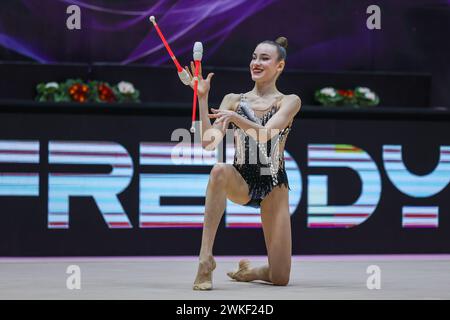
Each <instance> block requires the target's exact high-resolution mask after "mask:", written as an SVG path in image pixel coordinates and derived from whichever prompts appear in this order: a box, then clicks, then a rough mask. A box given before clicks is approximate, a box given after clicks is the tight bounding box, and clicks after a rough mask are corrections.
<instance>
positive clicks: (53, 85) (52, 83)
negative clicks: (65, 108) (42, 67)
mask: <svg viewBox="0 0 450 320" xmlns="http://www.w3.org/2000/svg"><path fill="white" fill-rule="evenodd" d="M49 88H55V89H58V88H59V84H58V83H57V82H49V83H47V84H46V85H45V89H49Z"/></svg>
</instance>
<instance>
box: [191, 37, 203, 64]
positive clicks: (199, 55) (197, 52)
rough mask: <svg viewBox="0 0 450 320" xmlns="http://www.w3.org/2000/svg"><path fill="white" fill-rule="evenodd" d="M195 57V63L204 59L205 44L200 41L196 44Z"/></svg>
mask: <svg viewBox="0 0 450 320" xmlns="http://www.w3.org/2000/svg"><path fill="white" fill-rule="evenodd" d="M193 56H194V61H196V60H199V61H201V60H202V58H203V44H202V43H201V42H199V41H197V42H196V43H194V50H193Z"/></svg>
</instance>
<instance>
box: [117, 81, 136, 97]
mask: <svg viewBox="0 0 450 320" xmlns="http://www.w3.org/2000/svg"><path fill="white" fill-rule="evenodd" d="M117 87H118V88H119V92H120V93H122V94H133V93H134V92H135V90H134V87H133V84H131V83H129V82H125V81H121V82H119V84H118V85H117Z"/></svg>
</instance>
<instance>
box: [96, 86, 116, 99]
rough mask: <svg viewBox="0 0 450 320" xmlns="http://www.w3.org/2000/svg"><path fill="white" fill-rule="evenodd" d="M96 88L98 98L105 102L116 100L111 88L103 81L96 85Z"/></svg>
mask: <svg viewBox="0 0 450 320" xmlns="http://www.w3.org/2000/svg"><path fill="white" fill-rule="evenodd" d="M97 90H98V96H99V98H100V100H102V101H105V102H114V101H116V96H115V95H114V92H113V91H112V89H111V88H110V87H109V86H108V85H107V84H105V83H101V84H99V85H98V87H97Z"/></svg>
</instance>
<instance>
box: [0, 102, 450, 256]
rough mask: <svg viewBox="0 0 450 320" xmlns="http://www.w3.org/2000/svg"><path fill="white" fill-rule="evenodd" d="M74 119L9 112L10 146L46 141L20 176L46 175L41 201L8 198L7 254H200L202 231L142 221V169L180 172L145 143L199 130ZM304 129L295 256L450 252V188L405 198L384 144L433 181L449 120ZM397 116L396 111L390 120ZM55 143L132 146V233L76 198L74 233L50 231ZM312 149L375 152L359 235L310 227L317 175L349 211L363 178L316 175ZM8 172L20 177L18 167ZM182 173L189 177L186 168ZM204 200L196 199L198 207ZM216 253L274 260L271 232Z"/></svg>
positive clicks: (293, 141)
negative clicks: (268, 248) (413, 222)
mask: <svg viewBox="0 0 450 320" xmlns="http://www.w3.org/2000/svg"><path fill="white" fill-rule="evenodd" d="M109 111H110V112H109V113H108V114H106V113H105V114H98V113H97V112H93V113H92V114H89V113H88V112H86V113H69V112H67V111H65V112H57V111H53V112H52V113H42V114H41V112H40V111H36V112H33V113H28V114H24V113H6V112H4V113H2V117H1V126H0V139H1V140H6V139H15V140H20V139H27V140H30V139H34V140H39V141H40V143H41V163H40V164H39V165H31V166H28V167H26V166H24V165H22V166H20V168H19V167H18V166H17V168H16V169H17V170H25V169H26V168H29V169H30V170H35V171H38V172H39V173H40V177H41V185H40V191H41V193H40V197H39V198H35V197H5V196H2V197H0V207H1V208H2V210H1V214H2V220H1V224H0V255H2V256H40V255H42V256H61V255H75V256H98V255H195V254H198V250H199V246H200V240H201V229H199V228H198V229H190V228H182V229H140V228H139V224H138V204H139V202H138V196H139V193H138V188H139V185H138V174H139V172H172V171H171V169H172V168H171V167H167V168H163V167H155V168H151V167H150V166H145V167H144V166H140V165H139V162H138V150H139V149H138V147H139V143H140V142H152V141H159V142H169V141H170V135H171V133H172V131H173V130H174V129H176V128H189V125H190V123H189V121H186V119H185V118H184V117H180V116H174V115H172V116H157V115H148V114H145V113H144V112H130V113H128V114H120V113H117V114H116V113H115V112H114V111H113V110H109ZM304 115H305V116H304V117H302V114H300V117H299V118H297V120H296V121H295V123H294V128H293V130H292V132H291V133H290V136H289V138H288V141H287V146H286V148H287V150H288V151H289V152H290V153H291V154H292V156H293V157H294V159H295V160H296V162H297V164H298V166H299V168H300V170H301V175H302V181H303V183H304V185H303V186H302V190H303V194H302V198H301V201H300V205H299V207H298V208H297V210H296V211H295V212H294V213H293V215H292V230H293V231H292V232H293V253H294V254H352V253H368V254H369V253H450V221H449V218H448V215H447V214H446V213H447V212H449V210H450V202H449V199H450V197H449V189H448V187H447V188H446V189H444V190H443V191H442V192H441V193H440V194H438V195H436V196H434V197H432V198H430V199H414V198H411V197H408V196H405V195H403V194H401V193H400V192H399V191H398V190H397V189H396V188H395V187H394V186H393V185H392V184H391V182H390V181H389V180H388V179H387V177H386V173H385V171H384V169H383V166H382V164H381V151H382V146H383V145H384V144H400V145H402V146H403V148H404V153H403V157H404V159H405V163H406V164H407V166H408V168H409V169H410V170H411V171H412V172H414V173H416V174H426V173H428V172H429V171H430V170H432V169H433V168H434V167H435V166H436V164H437V161H438V156H439V153H438V150H439V149H438V148H439V146H440V145H449V144H450V141H449V140H448V138H449V137H450V135H449V134H448V133H449V131H448V130H449V129H448V128H449V123H448V121H443V120H441V121H427V119H426V116H423V117H422V119H420V118H418V119H416V120H411V119H410V120H409V121H406V120H401V119H397V120H392V119H389V118H387V119H385V120H383V119H371V118H370V117H369V116H366V117H365V118H364V119H360V118H352V117H351V116H348V115H347V116H343V115H341V116H340V117H339V118H336V117H335V118H332V117H331V118H330V117H325V116H322V117H314V118H311V117H309V116H308V111H307V110H306V112H305V113H304ZM388 115H389V114H387V116H388ZM50 140H88V141H114V142H117V143H120V144H121V145H123V146H124V147H125V148H126V149H127V150H128V151H129V153H130V155H131V157H132V159H133V162H134V169H135V171H134V176H133V180H132V183H131V184H130V186H129V187H128V188H127V189H126V190H125V191H124V192H123V193H122V194H121V195H120V200H121V201H122V204H123V207H124V209H125V210H126V212H127V214H128V216H129V218H130V220H131V223H132V224H133V226H134V227H133V228H132V229H128V230H119V229H109V228H108V227H107V225H106V224H105V222H104V221H103V218H102V216H101V214H100V212H99V210H98V208H97V206H96V204H95V202H94V201H93V199H91V198H72V199H71V200H70V213H69V214H70V228H69V229H68V230H49V229H47V192H46V190H47V178H46V177H47V175H48V172H49V170H50V171H52V172H53V171H54V170H61V168H60V167H58V168H57V166H54V165H52V166H49V165H48V163H47V157H48V153H47V152H48V151H47V145H48V141H50ZM312 143H324V144H332V143H337V144H352V145H355V146H357V147H360V148H362V149H364V150H365V151H367V152H368V153H369V154H370V155H371V157H372V158H373V159H374V161H375V162H376V163H377V165H378V168H379V170H380V174H381V177H382V196H381V200H380V203H379V205H378V207H377V209H376V211H375V212H374V213H373V215H372V216H371V217H370V218H369V219H368V220H367V221H365V222H364V223H362V224H361V225H359V226H356V227H353V228H350V229H309V228H307V225H306V219H307V216H306V206H307V203H306V199H307V188H306V181H307V176H308V175H312V174H327V175H328V176H329V188H330V190H329V200H330V204H349V203H352V202H353V201H355V200H356V198H357V197H358V195H359V191H360V181H359V179H358V178H357V175H356V174H355V173H353V172H352V171H351V170H348V169H340V168H316V167H312V168H309V167H308V165H307V146H308V144H312ZM1 168H2V169H3V170H5V171H9V170H11V171H13V170H15V169H14V168H15V167H14V165H13V166H12V167H11V166H9V167H8V168H5V167H4V166H2V167H1ZM181 169H182V171H180V170H181ZM208 170H209V169H208V167H204V168H201V169H198V168H196V169H192V171H190V168H189V167H185V168H176V169H174V170H173V172H203V173H206V172H209V171H208ZM194 200H195V201H199V199H197V198H196V199H193V201H194ZM403 205H432V206H439V212H440V215H439V228H437V229H403V228H402V226H401V207H402V206H403ZM215 254H219V255H240V254H243V255H244V254H246V255H248V254H255V255H258V254H265V246H264V238H263V234H262V230H261V229H232V228H226V227H225V225H224V221H222V224H221V225H220V227H219V231H218V236H217V241H216V244H215Z"/></svg>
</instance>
